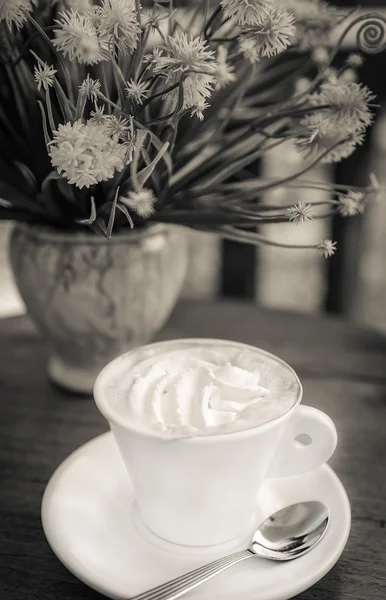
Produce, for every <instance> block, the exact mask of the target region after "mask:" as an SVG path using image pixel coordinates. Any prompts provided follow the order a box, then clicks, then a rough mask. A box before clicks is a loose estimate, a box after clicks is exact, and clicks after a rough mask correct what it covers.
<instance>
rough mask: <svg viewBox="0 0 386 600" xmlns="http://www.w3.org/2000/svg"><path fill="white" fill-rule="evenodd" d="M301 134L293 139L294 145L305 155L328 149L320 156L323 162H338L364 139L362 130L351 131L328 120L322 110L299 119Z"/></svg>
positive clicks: (342, 124)
mask: <svg viewBox="0 0 386 600" xmlns="http://www.w3.org/2000/svg"><path fill="white" fill-rule="evenodd" d="M300 126H301V128H302V131H301V134H300V135H298V137H297V139H296V140H295V143H296V146H297V147H298V148H299V150H300V151H301V152H302V154H304V155H305V156H308V155H310V156H311V157H314V156H317V155H318V154H322V153H324V152H326V151H327V150H329V149H330V151H329V152H327V153H326V155H325V156H324V157H323V158H322V162H323V163H334V162H339V161H341V160H342V159H343V158H348V157H349V156H350V155H351V154H352V153H353V152H354V150H355V148H356V146H357V145H361V144H362V143H363V141H364V134H363V132H362V131H359V132H355V133H351V134H350V132H349V131H347V129H346V127H345V124H344V123H341V124H340V125H339V124H337V123H334V122H332V123H331V122H328V121H327V120H326V118H325V116H324V114H323V113H322V112H314V113H311V114H309V115H307V116H305V117H304V118H303V119H301V121H300Z"/></svg>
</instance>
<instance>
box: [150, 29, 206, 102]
mask: <svg viewBox="0 0 386 600" xmlns="http://www.w3.org/2000/svg"><path fill="white" fill-rule="evenodd" d="M146 58H147V60H148V61H149V63H150V64H151V65H152V66H153V71H154V73H155V74H160V75H163V76H164V78H165V80H166V82H167V83H168V84H169V86H171V85H173V84H176V83H179V82H180V81H181V80H182V79H183V93H184V98H183V106H182V108H191V107H195V106H197V105H200V104H202V102H205V100H206V98H208V97H209V96H210V95H211V93H212V91H213V86H214V85H215V78H214V74H215V72H216V63H215V60H214V53H213V52H212V51H211V50H209V49H208V47H207V44H206V42H205V41H204V40H203V39H202V38H201V37H196V38H193V37H188V36H187V35H186V33H181V32H176V33H175V34H174V35H173V36H169V37H168V38H166V39H165V41H164V43H163V44H160V45H159V46H158V47H157V48H155V49H154V50H153V54H150V55H148V56H147V57H146ZM178 94H179V91H178V89H176V90H173V91H172V92H171V93H170V95H171V97H172V98H173V99H177V98H178Z"/></svg>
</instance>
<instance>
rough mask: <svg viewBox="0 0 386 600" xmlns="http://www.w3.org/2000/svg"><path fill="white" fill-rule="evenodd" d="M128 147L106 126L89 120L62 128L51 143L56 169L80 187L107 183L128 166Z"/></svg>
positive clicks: (55, 133) (61, 126)
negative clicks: (126, 163)
mask: <svg viewBox="0 0 386 600" xmlns="http://www.w3.org/2000/svg"><path fill="white" fill-rule="evenodd" d="M126 152H127V148H126V146H125V144H120V143H119V139H118V136H117V135H109V134H108V132H107V130H106V127H105V125H104V124H101V125H100V124H97V123H95V122H90V121H88V122H87V123H82V122H81V121H80V120H78V121H75V123H66V124H65V125H59V127H58V130H57V131H54V139H53V141H52V142H50V146H49V152H48V154H49V156H50V158H51V163H52V166H53V167H56V169H57V171H58V173H60V174H63V176H64V177H65V178H66V179H68V181H69V183H72V184H75V185H76V186H77V187H78V188H83V187H90V186H91V185H95V184H97V183H98V182H100V181H106V180H107V179H111V178H112V177H113V176H114V173H115V172H116V171H121V170H122V169H123V168H124V166H125V161H126Z"/></svg>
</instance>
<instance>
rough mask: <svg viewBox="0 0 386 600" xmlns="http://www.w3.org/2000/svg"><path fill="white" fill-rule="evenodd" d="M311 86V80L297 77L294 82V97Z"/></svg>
mask: <svg viewBox="0 0 386 600" xmlns="http://www.w3.org/2000/svg"><path fill="white" fill-rule="evenodd" d="M310 86H311V79H309V78H308V77H299V78H298V79H296V81H295V95H298V94H303V93H304V92H305V91H306V90H308V89H309V88H310Z"/></svg>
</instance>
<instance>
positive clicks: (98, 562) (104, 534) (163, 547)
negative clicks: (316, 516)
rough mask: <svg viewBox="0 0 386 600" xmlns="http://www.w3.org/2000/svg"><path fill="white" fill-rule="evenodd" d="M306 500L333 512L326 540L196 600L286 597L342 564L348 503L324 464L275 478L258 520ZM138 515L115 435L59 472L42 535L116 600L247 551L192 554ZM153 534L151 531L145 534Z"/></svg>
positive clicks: (241, 573)
mask: <svg viewBox="0 0 386 600" xmlns="http://www.w3.org/2000/svg"><path fill="white" fill-rule="evenodd" d="M300 500H320V501H322V502H325V503H326V504H327V506H328V507H329V509H330V513H331V520H330V525H329V528H328V530H327V532H326V534H325V536H324V537H323V539H322V540H321V542H320V543H319V544H318V545H317V546H316V547H315V548H314V550H312V551H311V552H309V553H308V554H307V555H305V556H303V557H301V558H298V559H297V560H294V561H290V562H285V563H274V562H269V561H266V560H263V559H251V560H249V561H245V562H243V563H239V564H237V565H235V566H234V567H232V568H231V569H229V570H228V571H225V572H224V573H222V574H221V575H219V576H217V577H215V578H214V579H212V580H211V581H209V582H207V583H205V584H204V585H202V586H201V587H200V588H197V590H194V591H193V592H191V593H190V595H189V597H190V598H192V600H193V599H196V600H199V599H201V600H204V599H208V600H209V599H210V600H228V599H229V600H236V599H238V598H243V600H256V598H264V600H287V599H288V598H292V597H293V596H295V595H296V594H299V593H300V592H302V591H304V590H306V589H307V588H309V587H310V586H312V585H313V584H314V583H316V582H317V581H318V580H319V579H321V578H322V577H323V576H324V575H325V574H326V573H327V572H328V571H329V570H330V569H331V568H332V567H333V565H334V564H335V563H336V561H337V560H338V558H339V556H340V555H341V553H342V551H343V548H344V546H345V544H346V541H347V538H348V535H349V531H350V523H351V518H350V505H349V502H348V499H347V495H346V492H345V490H344V488H343V486H342V484H341V482H340V480H339V479H338V477H337V476H336V475H335V473H334V472H333V471H332V470H331V468H330V467H328V466H323V467H320V468H319V469H317V470H316V471H313V472H311V473H307V474H305V475H300V476H296V477H287V478H284V479H276V480H274V479H271V480H269V481H266V482H265V483H264V485H263V487H262V489H261V490H260V492H259V497H258V503H257V506H258V509H257V515H258V517H257V518H258V519H260V520H263V519H264V518H266V517H267V516H268V515H269V514H270V513H271V512H273V511H275V510H278V509H279V508H282V507H284V506H286V505H288V504H292V503H294V502H296V501H300ZM134 515H135V510H134V511H133V489H132V486H131V482H130V479H129V477H128V475H127V472H126V469H125V466H124V464H123V461H122V459H121V457H120V455H119V453H118V449H117V447H116V445H115V441H114V439H113V437H112V434H111V433H106V434H104V435H101V436H99V437H97V438H95V439H94V440H91V441H90V442H88V443H87V444H85V445H84V446H81V447H80V448H78V450H76V451H75V452H74V453H73V454H71V455H70V456H69V457H68V458H67V459H66V460H65V461H64V462H63V463H62V465H61V466H60V467H59V468H58V469H57V470H56V472H55V473H54V475H53V476H52V478H51V480H50V482H49V483H48V485H47V488H46V491H45V493H44V497H43V503H42V522H43V528H44V532H45V534H46V536H47V539H48V542H49V543H50V545H51V547H52V549H53V551H54V552H55V554H56V555H57V556H58V558H59V559H60V560H61V561H62V563H63V564H64V565H65V566H66V567H67V568H68V569H69V570H70V571H71V572H72V573H74V575H76V576H77V577H78V578H79V579H81V580H82V581H84V582H85V583H87V584H88V585H89V586H90V587H92V588H94V589H95V590H97V591H99V592H101V593H102V594H105V595H106V596H108V597H110V598H117V599H121V598H129V597H130V596H133V595H135V594H138V593H140V592H143V591H145V590H146V589H148V588H150V587H153V586H154V585H158V584H159V583H163V582H164V581H166V580H169V579H172V578H173V577H177V576H179V575H181V574H183V573H185V572H186V571H188V570H190V569H194V568H195V567H198V566H200V565H202V564H204V563H206V562H209V561H210V560H213V559H215V558H218V557H219V556H221V555H224V554H227V553H228V552H231V551H233V550H235V549H241V548H244V547H245V543H246V542H247V539H248V536H249V532H246V534H245V536H243V538H244V539H242V540H238V542H237V543H236V544H233V545H232V546H229V547H227V548H224V547H222V548H221V549H218V548H217V549H216V548H205V549H203V550H201V549H197V548H196V549H191V550H190V551H189V549H187V548H183V547H179V546H172V545H169V546H168V545H167V544H165V543H163V542H161V541H160V540H158V538H155V536H153V535H152V534H150V532H147V530H146V529H145V527H144V526H138V524H136V523H137V521H136V520H135V517H134ZM146 532H147V533H146Z"/></svg>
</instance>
